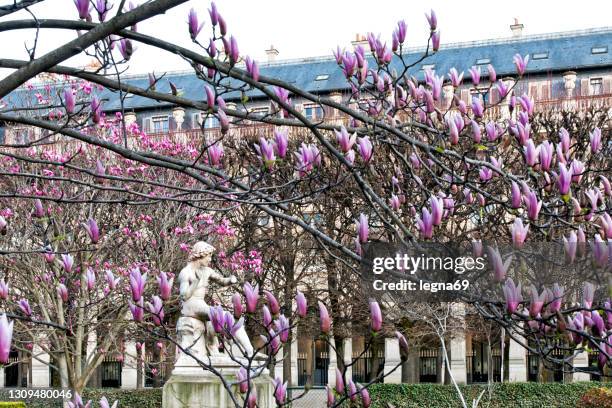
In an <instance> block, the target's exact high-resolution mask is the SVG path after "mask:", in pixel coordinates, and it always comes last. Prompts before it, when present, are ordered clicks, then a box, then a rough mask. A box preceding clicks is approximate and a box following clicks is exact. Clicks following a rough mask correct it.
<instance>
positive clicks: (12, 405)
mask: <svg viewBox="0 0 612 408" xmlns="http://www.w3.org/2000/svg"><path fill="white" fill-rule="evenodd" d="M0 408H26V405H25V404H24V403H23V402H0Z"/></svg>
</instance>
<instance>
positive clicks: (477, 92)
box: [469, 87, 490, 105]
mask: <svg viewBox="0 0 612 408" xmlns="http://www.w3.org/2000/svg"><path fill="white" fill-rule="evenodd" d="M474 96H475V97H477V98H480V99H481V100H482V102H483V103H484V104H485V105H487V104H488V103H489V96H490V95H489V92H488V88H484V87H483V88H478V89H476V88H472V89H470V100H469V102H470V103H472V97H474Z"/></svg>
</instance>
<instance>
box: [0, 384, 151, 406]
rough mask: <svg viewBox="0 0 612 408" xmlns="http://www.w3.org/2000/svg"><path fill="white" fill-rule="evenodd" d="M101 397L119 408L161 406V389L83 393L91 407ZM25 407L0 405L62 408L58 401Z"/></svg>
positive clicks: (5, 396)
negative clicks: (116, 402) (117, 401)
mask: <svg viewBox="0 0 612 408" xmlns="http://www.w3.org/2000/svg"><path fill="white" fill-rule="evenodd" d="M102 396H105V397H106V398H107V399H108V401H109V402H110V403H111V404H112V403H113V402H114V401H115V400H119V408H159V407H161V406H162V389H161V388H144V389H137V390H122V389H117V388H89V389H86V390H85V392H83V400H84V401H87V400H93V404H92V405H93V407H94V408H97V407H99V406H100V404H99V401H100V398H102ZM2 400H4V401H7V400H8V394H7V393H6V390H0V401H2ZM24 402H25V403H26V405H23V403H20V404H19V405H16V404H15V403H4V404H12V405H2V404H3V403H1V402H0V408H4V407H6V408H24V407H27V408H62V403H61V401H58V400H42V399H36V400H29V401H28V400H26V401H24Z"/></svg>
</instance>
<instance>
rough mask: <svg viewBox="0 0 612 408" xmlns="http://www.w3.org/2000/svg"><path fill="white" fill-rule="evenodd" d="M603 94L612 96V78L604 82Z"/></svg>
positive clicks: (605, 79)
mask: <svg viewBox="0 0 612 408" xmlns="http://www.w3.org/2000/svg"><path fill="white" fill-rule="evenodd" d="M603 93H604V94H605V95H610V94H612V77H608V78H604V80H603Z"/></svg>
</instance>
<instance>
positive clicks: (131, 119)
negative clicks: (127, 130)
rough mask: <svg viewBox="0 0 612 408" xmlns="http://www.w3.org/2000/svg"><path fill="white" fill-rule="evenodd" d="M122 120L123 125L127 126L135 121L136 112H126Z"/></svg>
mask: <svg viewBox="0 0 612 408" xmlns="http://www.w3.org/2000/svg"><path fill="white" fill-rule="evenodd" d="M123 120H124V121H125V126H129V125H131V124H132V123H134V122H136V114H135V113H134V112H126V113H125V116H124V117H123Z"/></svg>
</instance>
